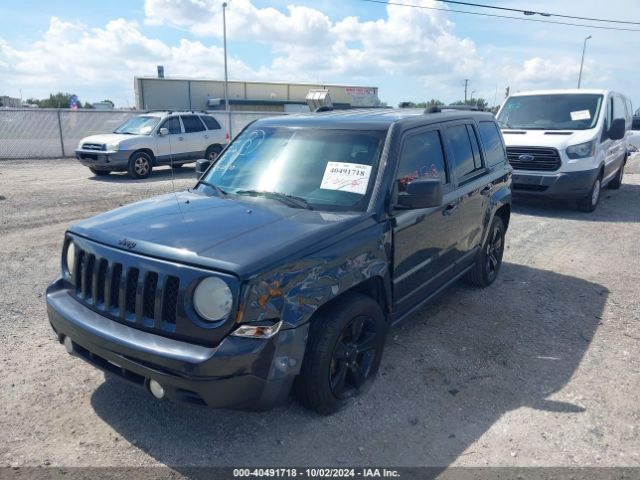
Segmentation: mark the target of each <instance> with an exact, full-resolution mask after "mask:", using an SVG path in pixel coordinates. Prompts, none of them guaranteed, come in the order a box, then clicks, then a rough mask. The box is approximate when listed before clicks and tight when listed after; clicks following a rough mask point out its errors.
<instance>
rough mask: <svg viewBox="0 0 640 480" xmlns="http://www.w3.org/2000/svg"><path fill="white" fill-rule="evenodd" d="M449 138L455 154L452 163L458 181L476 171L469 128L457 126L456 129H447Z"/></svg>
mask: <svg viewBox="0 0 640 480" xmlns="http://www.w3.org/2000/svg"><path fill="white" fill-rule="evenodd" d="M447 137H448V138H449V143H450V144H451V151H452V152H453V158H452V159H451V162H450V163H451V165H452V169H453V170H454V171H455V172H456V176H457V177H458V179H461V178H463V177H464V176H466V175H469V174H470V173H471V172H473V171H474V170H475V169H476V166H475V162H474V159H473V150H472V149H471V141H470V139H469V134H468V133H467V126H466V125H456V126H455V127H449V128H447Z"/></svg>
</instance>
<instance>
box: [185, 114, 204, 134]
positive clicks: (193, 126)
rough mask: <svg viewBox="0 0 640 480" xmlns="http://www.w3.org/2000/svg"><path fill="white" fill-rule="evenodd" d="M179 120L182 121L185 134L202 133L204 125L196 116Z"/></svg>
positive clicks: (187, 116) (186, 116)
mask: <svg viewBox="0 0 640 480" xmlns="http://www.w3.org/2000/svg"><path fill="white" fill-rule="evenodd" d="M180 118H181V119H182V124H183V125H184V131H185V132H186V133H193V132H202V131H204V130H205V128H204V125H203V124H202V122H201V121H200V119H199V118H198V117H197V116H196V115H185V116H184V117H183V116H181V117H180Z"/></svg>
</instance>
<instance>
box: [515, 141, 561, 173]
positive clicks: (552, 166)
mask: <svg viewBox="0 0 640 480" xmlns="http://www.w3.org/2000/svg"><path fill="white" fill-rule="evenodd" d="M507 158H508V160H509V163H510V164H511V166H512V167H513V169H514V170H533V171H548V172H553V171H555V170H558V169H559V168H560V154H559V153H558V150H556V149H555V148H544V147H507Z"/></svg>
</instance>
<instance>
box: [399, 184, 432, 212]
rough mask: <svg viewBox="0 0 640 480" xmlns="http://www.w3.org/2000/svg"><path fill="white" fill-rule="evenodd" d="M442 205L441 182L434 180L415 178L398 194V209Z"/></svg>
mask: <svg viewBox="0 0 640 480" xmlns="http://www.w3.org/2000/svg"><path fill="white" fill-rule="evenodd" d="M440 205H442V182H440V180H439V179H436V178H416V179H415V180H412V181H411V182H409V183H408V184H407V189H406V191H405V192H400V193H399V194H398V207H400V208H406V209H414V208H430V207H439V206H440Z"/></svg>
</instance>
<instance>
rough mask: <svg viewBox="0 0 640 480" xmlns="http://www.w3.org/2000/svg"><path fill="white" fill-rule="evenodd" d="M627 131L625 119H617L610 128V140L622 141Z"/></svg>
mask: <svg viewBox="0 0 640 480" xmlns="http://www.w3.org/2000/svg"><path fill="white" fill-rule="evenodd" d="M625 130H626V122H625V121H624V118H616V119H615V120H614V121H613V123H612V124H611V128H609V138H610V139H611V140H620V139H622V138H624V135H625Z"/></svg>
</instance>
